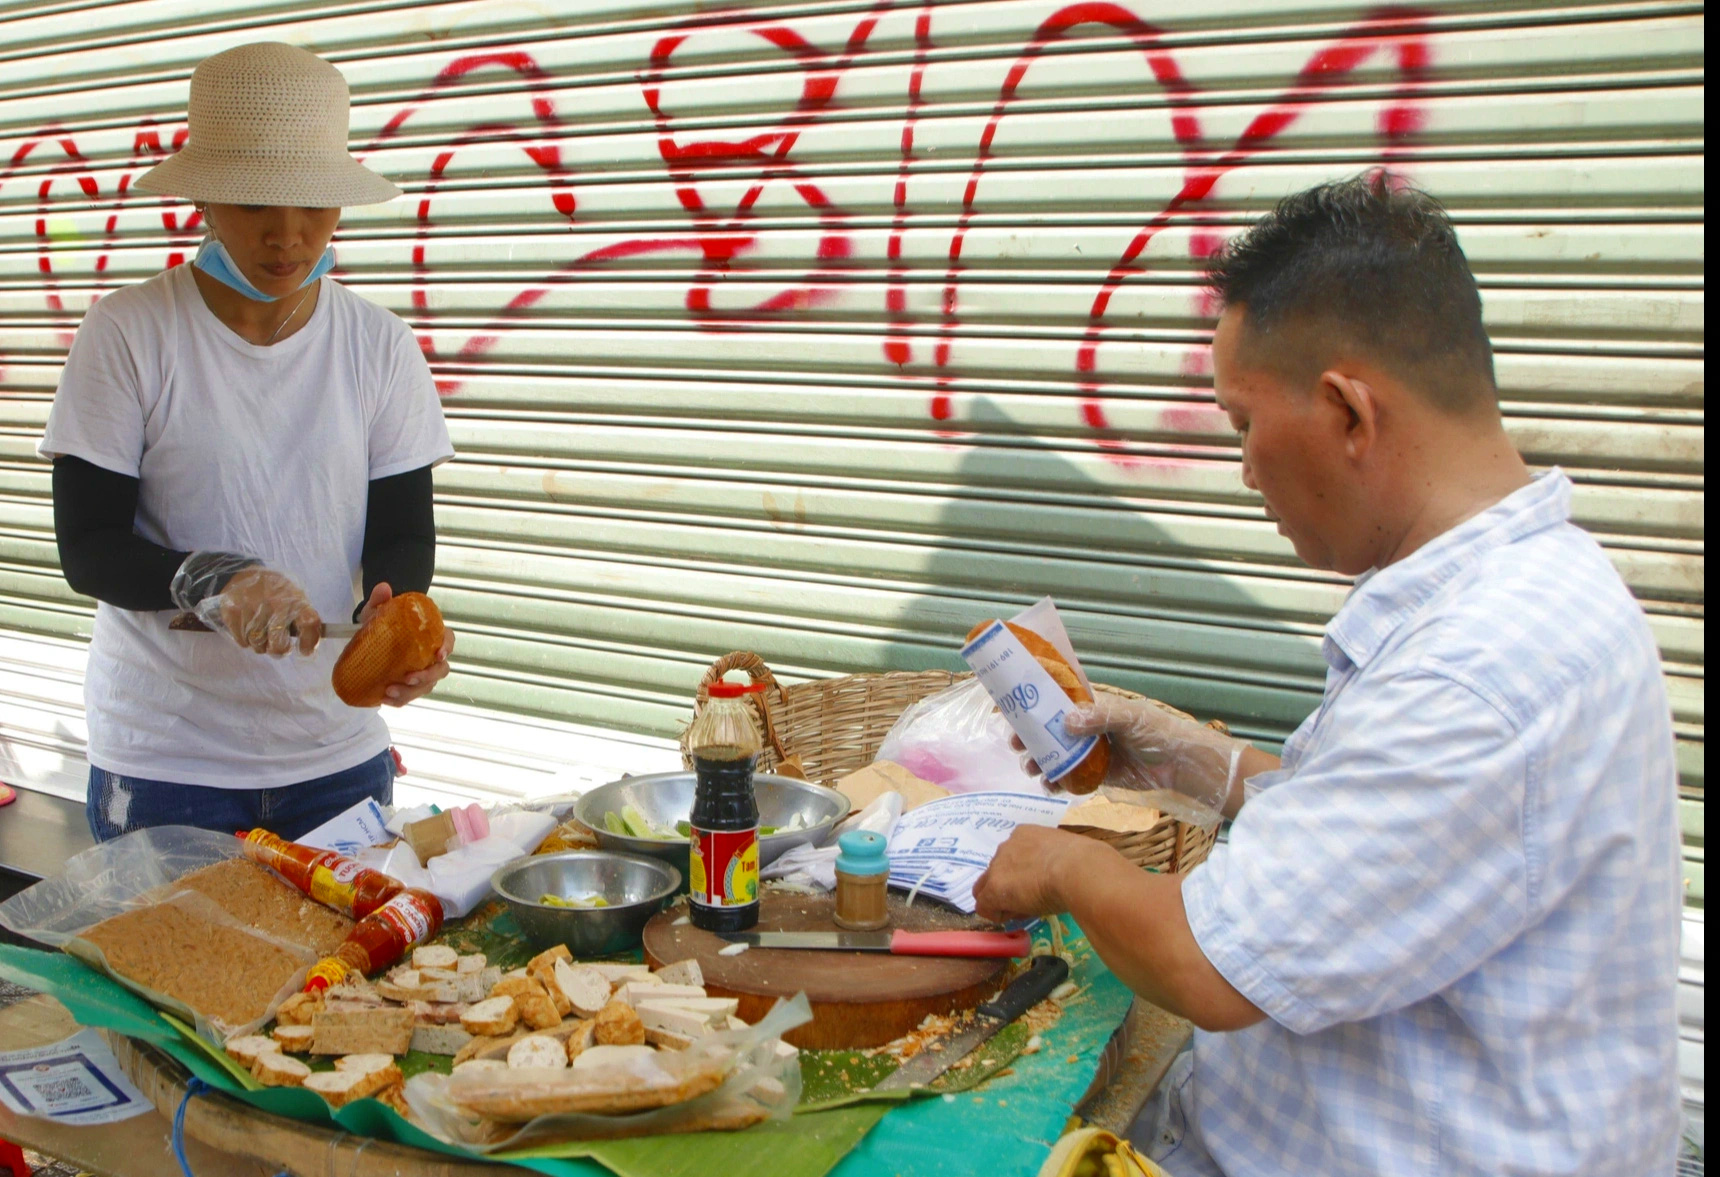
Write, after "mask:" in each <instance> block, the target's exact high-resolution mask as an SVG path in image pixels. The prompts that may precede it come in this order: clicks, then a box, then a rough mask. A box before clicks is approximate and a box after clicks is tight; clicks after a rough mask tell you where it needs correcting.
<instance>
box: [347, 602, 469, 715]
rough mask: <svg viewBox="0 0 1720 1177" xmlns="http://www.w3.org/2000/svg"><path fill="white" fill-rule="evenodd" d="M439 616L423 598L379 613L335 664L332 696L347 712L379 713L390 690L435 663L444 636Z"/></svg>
mask: <svg viewBox="0 0 1720 1177" xmlns="http://www.w3.org/2000/svg"><path fill="white" fill-rule="evenodd" d="M446 632H447V631H446V627H445V626H444V625H443V623H442V611H441V610H440V609H438V608H437V607H436V602H435V601H432V600H431V599H430V598H429V597H427V596H425V595H424V594H423V593H401V594H400V595H399V596H397V597H391V598H390V599H389V600H387V601H385V602H383V603H382V604H381V605H379V606H378V607H377V610H376V612H375V613H372V614H371V615H370V620H368V621H366V622H365V623H364V625H363V626H361V627H360V628H359V631H358V632H357V633H356V634H354V635H353V638H352V640H351V641H350V642H348V643H347V646H346V649H344V650H342V651H341V654H340V660H339V661H337V662H336V663H335V664H334V693H335V694H336V695H338V696H340V701H341V702H342V703H345V704H346V705H347V706H348V707H380V706H381V705H382V702H383V700H384V698H386V693H387V691H388V688H389V687H391V686H393V685H394V684H395V683H397V682H399V681H400V680H401V679H403V678H405V677H406V676H407V675H409V674H415V673H417V672H418V671H420V670H428V669H429V668H430V665H431V664H432V663H433V662H435V661H436V655H437V653H438V652H440V651H441V649H442V640H443V638H444V637H445V636H446Z"/></svg>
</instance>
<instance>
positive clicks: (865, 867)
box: [836, 830, 890, 875]
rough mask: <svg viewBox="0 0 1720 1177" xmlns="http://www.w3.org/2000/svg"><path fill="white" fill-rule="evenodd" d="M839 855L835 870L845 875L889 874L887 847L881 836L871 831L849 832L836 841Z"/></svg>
mask: <svg viewBox="0 0 1720 1177" xmlns="http://www.w3.org/2000/svg"><path fill="white" fill-rule="evenodd" d="M836 845H837V848H838V849H839V850H840V853H839V854H837V856H836V869H837V870H839V871H841V872H842V873H843V874H845V875H884V874H889V873H890V857H889V855H888V854H886V853H885V848H886V847H887V846H888V845H889V843H888V842H886V841H885V839H884V835H883V834H875V833H873V832H872V831H871V830H849V831H848V832H847V833H846V834H843V835H842V836H841V837H840V838H838V839H837V840H836Z"/></svg>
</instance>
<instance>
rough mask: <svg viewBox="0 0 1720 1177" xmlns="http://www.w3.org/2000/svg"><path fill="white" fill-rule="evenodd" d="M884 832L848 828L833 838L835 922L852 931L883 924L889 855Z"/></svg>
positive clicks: (885, 922)
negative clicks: (834, 849) (837, 851)
mask: <svg viewBox="0 0 1720 1177" xmlns="http://www.w3.org/2000/svg"><path fill="white" fill-rule="evenodd" d="M886 845H887V843H886V842H885V840H884V835H882V834H875V833H873V832H872V831H871V830H850V831H849V832H848V833H846V834H843V835H842V836H841V837H840V838H838V839H837V840H836V846H837V849H838V850H839V851H840V853H838V854H837V856H836V926H837V927H839V928H848V929H849V930H851V931H855V932H870V931H874V930H876V929H878V928H883V927H887V926H888V925H889V923H890V910H889V908H888V906H886V899H887V893H888V888H889V886H890V859H889V856H888V855H887V854H886V853H885V847H886Z"/></svg>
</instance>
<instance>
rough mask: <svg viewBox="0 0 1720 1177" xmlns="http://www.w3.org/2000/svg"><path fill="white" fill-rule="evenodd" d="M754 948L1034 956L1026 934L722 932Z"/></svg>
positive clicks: (728, 937) (900, 953) (929, 954)
mask: <svg viewBox="0 0 1720 1177" xmlns="http://www.w3.org/2000/svg"><path fill="white" fill-rule="evenodd" d="M720 935H721V936H722V938H723V939H724V940H727V941H728V942H729V943H731V944H745V945H748V946H749V947H752V948H810V949H818V950H821V951H824V952H889V953H894V954H895V955H897V956H977V957H1020V956H1031V955H1032V953H1033V937H1032V936H1030V935H1029V934H1028V933H1026V932H904V931H902V930H901V929H899V928H898V929H896V930H894V931H883V932H723V933H720Z"/></svg>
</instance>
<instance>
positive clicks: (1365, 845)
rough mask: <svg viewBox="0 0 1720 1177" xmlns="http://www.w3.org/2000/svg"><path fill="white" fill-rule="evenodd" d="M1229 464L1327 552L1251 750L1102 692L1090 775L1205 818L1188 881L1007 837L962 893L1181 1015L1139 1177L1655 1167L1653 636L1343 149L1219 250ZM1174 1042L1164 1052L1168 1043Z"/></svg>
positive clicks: (1219, 348)
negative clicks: (1064, 940)
mask: <svg viewBox="0 0 1720 1177" xmlns="http://www.w3.org/2000/svg"><path fill="white" fill-rule="evenodd" d="M1212 281H1213V285H1214V287H1215V288H1216V290H1217V291H1218V293H1219V294H1220V296H1221V297H1222V299H1223V302H1224V305H1225V308H1226V309H1225V310H1224V313H1223V316H1222V317H1221V318H1220V320H1219V325H1218V330H1217V334H1216V335H1215V337H1214V339H1213V366H1214V384H1215V388H1216V392H1217V395H1218V400H1219V404H1220V406H1221V407H1222V408H1223V409H1224V411H1225V412H1226V413H1227V414H1228V415H1229V417H1230V420H1231V424H1232V425H1233V426H1234V427H1235V428H1236V430H1237V431H1238V432H1239V433H1240V434H1241V437H1242V478H1243V481H1244V482H1245V483H1246V484H1247V485H1248V486H1249V487H1251V488H1253V489H1255V490H1257V491H1259V492H1260V494H1261V496H1262V497H1263V498H1264V499H1265V501H1266V507H1267V512H1268V517H1269V518H1273V519H1276V520H1277V521H1278V530H1279V531H1280V533H1281V534H1283V535H1285V536H1287V537H1288V538H1289V540H1290V541H1291V543H1293V544H1294V545H1295V548H1296V552H1297V554H1298V555H1299V556H1300V557H1301V558H1302V559H1303V560H1305V561H1307V562H1308V563H1309V564H1311V565H1313V566H1314V567H1316V568H1322V569H1331V570H1335V571H1337V572H1340V573H1345V574H1348V575H1353V576H1355V577H1356V585H1355V589H1354V591H1353V592H1352V593H1351V594H1350V597H1349V599H1348V600H1347V601H1346V602H1345V604H1344V607H1343V608H1342V609H1341V610H1339V612H1338V615H1337V616H1336V617H1334V618H1333V619H1332V622H1331V624H1330V626H1328V628H1327V631H1326V638H1325V642H1324V647H1323V650H1324V654H1325V659H1326V663H1327V666H1328V671H1327V677H1326V689H1325V696H1324V698H1323V699H1322V701H1321V703H1320V706H1319V709H1318V710H1317V711H1315V713H1314V714H1313V715H1312V716H1311V717H1310V718H1309V719H1308V720H1307V721H1306V722H1305V723H1303V724H1302V726H1301V727H1300V728H1298V729H1297V731H1296V733H1295V734H1294V735H1293V736H1291V738H1290V740H1289V741H1288V742H1287V743H1286V744H1285V746H1284V755H1283V759H1282V762H1280V761H1279V760H1277V759H1275V758H1274V757H1272V756H1270V755H1268V754H1267V753H1265V752H1262V751H1260V750H1259V749H1256V748H1253V747H1251V746H1249V745H1248V744H1246V743H1244V742H1242V741H1239V740H1233V739H1230V738H1229V737H1227V736H1223V735H1221V734H1218V733H1214V732H1211V731H1209V730H1207V729H1203V728H1198V727H1196V726H1194V725H1192V724H1188V723H1185V722H1182V721H1180V720H1177V719H1174V718H1171V717H1167V716H1166V715H1165V714H1164V713H1163V712H1161V711H1159V710H1157V709H1155V708H1152V707H1149V706H1146V705H1143V704H1138V703H1130V702H1126V701H1111V702H1105V703H1101V704H1100V705H1098V706H1097V707H1095V708H1091V709H1088V710H1087V711H1086V712H1085V713H1083V714H1081V715H1080V716H1078V717H1077V718H1076V719H1073V720H1071V721H1070V723H1069V724H1068V727H1069V729H1070V731H1071V732H1074V733H1076V734H1082V733H1085V732H1093V731H1104V732H1108V733H1109V734H1110V736H1111V739H1112V744H1113V769H1112V772H1111V776H1110V777H1109V779H1108V783H1109V784H1111V785H1116V786H1122V787H1127V788H1136V789H1147V790H1153V791H1155V792H1158V793H1159V796H1160V798H1161V799H1162V800H1165V801H1166V802H1168V803H1169V804H1172V805H1174V804H1190V803H1192V804H1197V805H1201V806H1204V807H1206V808H1207V809H1208V811H1209V812H1210V811H1211V810H1220V811H1222V812H1223V813H1224V814H1225V815H1226V816H1228V817H1232V818H1234V820H1235V824H1234V825H1233V826H1232V828H1231V833H1230V840H1229V844H1228V845H1220V846H1218V847H1217V848H1215V849H1214V851H1213V853H1212V856H1211V858H1210V859H1209V860H1208V861H1207V862H1206V863H1205V864H1204V865H1203V866H1201V867H1198V868H1197V869H1195V870H1194V871H1193V872H1191V873H1190V874H1189V875H1187V876H1186V878H1180V879H1179V878H1176V877H1170V876H1161V875H1151V874H1147V873H1145V872H1143V871H1140V870H1138V869H1136V868H1134V867H1133V866H1131V865H1130V863H1129V862H1128V861H1126V860H1125V859H1124V858H1123V857H1122V856H1121V855H1119V854H1117V853H1116V852H1115V851H1111V850H1108V849H1104V848H1101V847H1097V846H1095V845H1094V844H1093V843H1092V842H1091V841H1090V840H1086V839H1080V838H1076V837H1073V836H1072V835H1069V834H1066V833H1061V832H1058V831H1056V830H1046V829H1037V828H1027V829H1022V830H1019V831H1017V833H1016V835H1015V836H1014V837H1013V838H1012V839H1011V840H1010V842H1009V843H1007V844H1006V845H1005V846H1004V847H1003V848H1002V850H1000V851H999V853H998V856H997V858H996V859H995V860H994V862H993V864H992V868H991V871H990V872H989V873H988V874H987V875H986V876H985V878H984V879H982V880H981V882H980V884H979V885H978V886H977V887H976V888H975V896H976V898H977V899H978V902H979V909H980V911H981V913H982V914H985V915H987V916H991V917H994V918H1007V917H1017V916H1027V915H1040V914H1045V913H1049V912H1055V911H1068V912H1070V913H1071V914H1073V915H1074V916H1075V918H1076V919H1077V920H1078V921H1079V922H1080V924H1081V926H1082V928H1083V929H1084V930H1085V931H1086V933H1087V935H1088V937H1089V938H1090V939H1091V941H1092V943H1093V945H1094V946H1095V948H1096V949H1097V950H1098V952H1099V955H1100V956H1101V957H1102V958H1103V959H1104V960H1105V962H1106V963H1107V964H1108V965H1109V966H1110V967H1111V968H1112V969H1113V970H1114V971H1115V972H1116V974H1117V975H1118V976H1119V977H1121V978H1122V979H1123V980H1124V981H1125V982H1127V983H1128V984H1129V985H1130V987H1131V988H1133V989H1134V990H1135V991H1136V992H1137V993H1139V994H1141V995H1142V996H1144V997H1146V998H1148V999H1149V1000H1151V1001H1154V1002H1156V1003H1158V1004H1159V1005H1161V1006H1163V1007H1165V1008H1167V1009H1170V1010H1172V1011H1173V1012H1176V1013H1179V1014H1182V1015H1183V1016H1185V1017H1187V1018H1189V1019H1190V1020H1191V1021H1193V1022H1194V1024H1195V1025H1196V1027H1197V1028H1198V1029H1197V1033H1196V1035H1195V1042H1194V1049H1193V1052H1192V1064H1191V1065H1185V1066H1183V1067H1181V1068H1178V1070H1176V1071H1173V1081H1172V1084H1171V1089H1170V1090H1169V1091H1168V1093H1167V1095H1168V1100H1167V1102H1168V1106H1167V1109H1166V1111H1167V1116H1166V1118H1165V1126H1166V1128H1167V1129H1168V1131H1166V1132H1165V1133H1163V1134H1162V1135H1160V1136H1158V1137H1157V1138H1156V1140H1155V1155H1156V1157H1157V1159H1158V1162H1159V1164H1161V1165H1162V1166H1163V1167H1164V1169H1165V1170H1166V1171H1167V1172H1168V1173H1170V1174H1173V1175H1175V1177H1196V1175H1199V1177H1206V1175H1212V1174H1224V1175H1226V1177H1266V1175H1271V1177H1281V1175H1297V1177H1302V1175H1306V1177H1340V1175H1351V1174H1353V1175H1356V1177H1361V1175H1363V1174H1368V1175H1373V1174H1390V1175H1393V1177H1399V1175H1407V1174H1417V1175H1419V1174H1427V1175H1429V1177H1431V1175H1434V1174H1438V1175H1439V1177H1454V1175H1463V1177H1501V1175H1525V1174H1537V1175H1540V1174H1573V1175H1575V1174H1597V1175H1598V1174H1606V1175H1608V1177H1610V1175H1613V1174H1617V1175H1619V1177H1625V1175H1627V1174H1628V1175H1630V1177H1638V1175H1640V1174H1650V1173H1670V1172H1671V1171H1672V1169H1673V1166H1674V1155H1675V1148H1676V1143H1677V1127H1678V1106H1679V1105H1678V1088H1677V1058H1676V1051H1677V1041H1678V1035H1677V1014H1676V1005H1675V1003H1676V996H1677V970H1678V939H1679V903H1680V882H1679V878H1680V876H1679V838H1678V828H1677V818H1676V812H1675V796H1676V785H1677V781H1676V772H1675V768H1674V761H1673V739H1672V729H1671V717H1670V713H1669V708H1668V704H1667V698H1666V694H1665V690H1664V688H1663V686H1662V682H1661V676H1660V665H1659V658H1658V654H1657V652H1656V647H1655V642H1654V638H1653V636H1652V634H1651V633H1650V631H1649V628H1648V624H1647V621H1646V619H1645V618H1644V616H1643V614H1642V610H1641V609H1640V608H1639V607H1638V606H1637V604H1636V602H1635V601H1634V600H1633V599H1632V597H1631V595H1630V593H1629V591H1628V590H1627V589H1626V588H1625V586H1624V584H1623V582H1622V581H1621V580H1620V579H1619V577H1618V574H1617V573H1616V572H1615V571H1614V570H1613V568H1612V565H1611V564H1610V563H1609V561H1608V560H1607V557H1606V555H1605V554H1604V553H1603V552H1602V551H1601V548H1600V546H1599V545H1598V544H1596V543H1595V541H1594V540H1593V539H1591V538H1590V537H1589V536H1588V535H1587V534H1585V533H1584V532H1583V531H1581V530H1579V529H1578V528H1577V527H1575V526H1574V525H1573V524H1572V523H1571V521H1570V514H1571V484H1570V481H1569V480H1568V479H1567V478H1566V477H1565V475H1564V474H1563V473H1561V472H1560V471H1558V470H1551V471H1548V472H1546V473H1543V474H1540V475H1538V476H1534V477H1531V476H1530V474H1529V472H1528V470H1527V469H1526V468H1525V467H1524V465H1523V462H1522V460H1521V459H1520V458H1519V457H1518V455H1517V453H1516V451H1515V449H1514V448H1513V447H1512V445H1511V442H1510V441H1509V439H1508V438H1507V436H1506V434H1505V430H1504V427H1503V424H1502V422H1501V418H1500V412H1499V406H1498V393H1497V390H1496V387H1495V384H1494V379H1493V363H1492V351H1491V345H1490V344H1489V342H1488V339H1487V335H1486V333H1485V331H1484V329H1483V327H1482V321H1481V300H1480V296H1479V293H1478V292H1477V289H1476V285H1475V279H1474V277H1473V276H1472V275H1471V273H1470V270H1469V266H1468V262H1467V261H1466V259H1465V258H1464V256H1463V253H1462V250H1461V249H1460V248H1459V247H1458V244H1457V238H1456V234H1455V232H1454V230H1453V229H1452V227H1451V224H1450V222H1449V220H1447V218H1446V216H1445V213H1444V211H1443V210H1442V209H1441V208H1440V206H1439V205H1438V204H1437V203H1436V202H1435V201H1434V200H1432V199H1431V198H1429V197H1428V196H1426V195H1424V194H1422V193H1419V192H1416V191H1413V190H1411V189H1408V188H1406V187H1404V186H1402V185H1401V184H1398V183H1396V182H1395V181H1393V180H1392V179H1391V178H1390V177H1386V176H1383V175H1376V176H1371V177H1366V178H1360V179H1356V180H1351V181H1347V182H1343V183H1337V184H1330V185H1326V186H1323V187H1320V188H1316V189H1313V190H1311V191H1308V192H1304V193H1300V194H1298V195H1295V196H1292V197H1290V198H1288V199H1286V200H1285V201H1284V202H1282V203H1281V204H1280V205H1279V206H1278V207H1277V209H1276V210H1274V211H1273V212H1272V213H1271V214H1269V215H1268V216H1266V217H1265V218H1264V219H1262V220H1261V221H1260V222H1259V223H1258V224H1256V225H1255V226H1254V227H1253V228H1252V229H1250V230H1249V231H1248V232H1246V233H1244V234H1243V235H1242V236H1241V237H1240V238H1239V239H1237V240H1236V241H1234V242H1233V243H1231V245H1230V246H1229V247H1228V248H1227V249H1226V250H1225V251H1224V252H1223V253H1222V254H1221V255H1220V257H1219V258H1218V259H1217V261H1216V263H1215V267H1214V269H1213V273H1212ZM1189 1057H1190V1056H1185V1059H1187V1058H1189Z"/></svg>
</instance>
